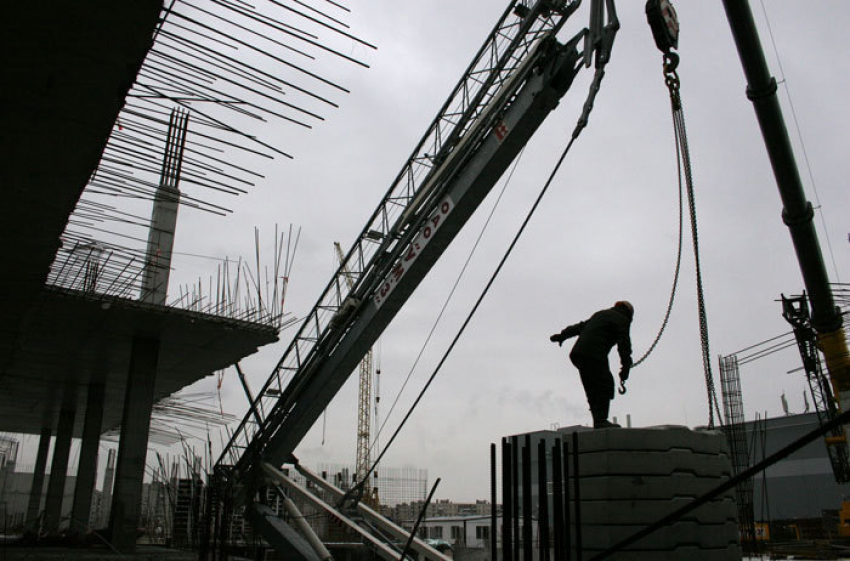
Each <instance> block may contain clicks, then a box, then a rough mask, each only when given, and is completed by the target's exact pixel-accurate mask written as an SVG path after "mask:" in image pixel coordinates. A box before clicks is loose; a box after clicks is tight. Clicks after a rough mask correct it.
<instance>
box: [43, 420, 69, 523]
mask: <svg viewBox="0 0 850 561" xmlns="http://www.w3.org/2000/svg"><path fill="white" fill-rule="evenodd" d="M75 418H76V411H75V409H74V408H73V407H70V406H65V407H63V408H62V411H61V412H60V413H59V426H58V427H57V428H56V444H55V445H54V446H53V461H52V462H51V463H50V480H49V481H48V483H47V501H46V502H45V505H44V531H45V532H47V533H50V532H56V531H58V530H59V521H60V519H61V518H62V499H63V498H64V496H65V479H66V478H67V472H68V456H69V455H70V453H71V439H72V438H73V436H74V419H75Z"/></svg>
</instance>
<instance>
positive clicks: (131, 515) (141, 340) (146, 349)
mask: <svg viewBox="0 0 850 561" xmlns="http://www.w3.org/2000/svg"><path fill="white" fill-rule="evenodd" d="M158 360H159V340H158V339H153V338H148V337H142V336H136V337H134V338H133V347H132V350H131V351H130V370H129V372H128V374H127V389H126V393H125V395H124V416H123V417H122V420H121V440H120V442H119V444H118V462H117V464H116V467H115V489H114V490H113V495H112V509H111V514H110V521H109V528H110V530H111V533H112V545H113V546H114V547H115V548H116V549H118V550H119V551H121V552H132V551H133V550H135V547H136V528H137V526H138V523H139V514H140V511H141V503H142V479H143V477H144V475H145V457H146V456H147V451H148V431H149V430H150V421H151V409H152V408H153V395H154V383H155V382H156V369H157V362H158Z"/></svg>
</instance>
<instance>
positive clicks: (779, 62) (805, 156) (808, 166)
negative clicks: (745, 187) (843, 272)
mask: <svg viewBox="0 0 850 561" xmlns="http://www.w3.org/2000/svg"><path fill="white" fill-rule="evenodd" d="M761 9H762V12H764V21H765V23H766V24H767V34H768V35H769V36H770V43H771V44H772V45H773V52H774V54H775V55H776V64H777V65H778V66H779V76H780V82H781V83H782V85H783V86H784V87H785V95H787V96H788V107H789V109H791V118H792V119H793V120H794V128H795V129H797V139H798V140H799V141H800V149H801V150H802V151H803V161H805V162H806V171H807V172H808V174H809V181H810V182H811V184H812V190H813V191H814V193H815V202H816V203H817V208H818V209H819V210H820V212H819V214H820V222H821V226H823V233H824V236H825V237H826V247H827V249H828V250H829V257H830V259H831V260H832V268H833V270H834V271H835V278H836V280H838V281H839V282H841V276H840V275H839V273H838V265H837V264H836V262H835V253H833V251H832V241H831V240H830V237H829V230H828V229H827V227H826V218H825V217H824V212H823V207H822V206H821V203H820V195H819V194H818V186H817V184H816V183H815V176H814V173H812V164H811V162H810V161H809V153H808V151H807V150H806V143H805V141H804V140H803V131H802V130H801V129H800V122H799V121H798V120H797V112H796V111H795V110H794V100H793V99H792V98H791V89H790V88H789V87H788V80H787V79H786V78H785V70H784V69H783V68H782V59H781V58H779V49H778V48H777V46H776V39H775V38H774V37H773V28H772V27H771V26H770V19H769V18H768V17H767V8H765V5H764V0H761Z"/></svg>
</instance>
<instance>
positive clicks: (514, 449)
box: [511, 436, 520, 561]
mask: <svg viewBox="0 0 850 561" xmlns="http://www.w3.org/2000/svg"><path fill="white" fill-rule="evenodd" d="M511 466H512V468H511V469H512V473H513V475H514V481H513V502H512V504H513V507H514V511H513V515H512V516H511V518H512V519H513V536H514V544H513V545H514V552H513V556H514V559H515V560H516V561H519V543H520V539H519V487H520V480H519V437H516V436H513V437H511Z"/></svg>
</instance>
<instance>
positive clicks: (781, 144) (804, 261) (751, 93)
mask: <svg viewBox="0 0 850 561" xmlns="http://www.w3.org/2000/svg"><path fill="white" fill-rule="evenodd" d="M723 6H724V8H725V9H726V17H727V19H728V20H729V25H730V27H731V29H732V36H733V38H734V39H735V45H736V46H737V48H738V55H739V57H740V59H741V64H742V66H743V68H744V74H745V76H746V79H747V97H748V98H749V99H750V101H752V103H753V108H754V109H755V112H756V118H757V119H758V123H759V127H760V128H761V133H762V137H763V138H764V143H765V146H766V148H767V152H768V156H769V157H770V163H771V166H772V168H773V174H774V176H775V178H776V185H777V187H778V188H779V195H780V197H781V199H782V221H783V222H784V223H785V225H786V226H788V231H789V233H790V234H791V240H792V242H793V244H794V250H795V252H796V254H797V262H798V263H799V265H800V272H801V273H802V276H803V283H804V284H805V286H806V292H807V294H808V298H809V301H810V302H811V318H810V323H811V327H813V328H814V330H815V331H816V332H817V339H818V347H819V348H820V350H821V352H822V353H823V355H824V359H825V362H826V368H827V371H828V372H829V378H830V382H831V383H832V386H833V388H832V389H833V395H834V397H835V399H836V401H837V404H838V406H839V408H840V411H842V412H843V411H847V410H848V408H850V353H848V349H847V340H846V337H845V334H844V329H843V318H842V315H841V312H840V310H839V309H838V307H837V306H836V305H835V300H834V298H833V296H832V288H831V287H830V284H829V275H828V274H827V271H826V266H825V265H824V261H823V254H822V253H821V248H820V242H819V241H818V236H817V232H816V231H815V225H814V209H813V208H812V203H810V202H809V201H808V200H807V199H806V195H805V192H804V191H803V183H802V181H801V180H800V172H799V170H798V168H797V161H796V159H795V158H794V151H793V150H792V148H791V141H790V139H789V137H788V130H787V129H786V127H785V119H784V118H783V116H782V109H781V108H780V106H779V99H778V98H777V96H776V90H777V85H776V79H775V78H773V76H771V75H770V71H769V70H768V67H767V62H766V61H765V58H764V50H763V49H762V46H761V41H760V40H759V36H758V31H757V29H756V25H755V21H754V20H753V14H752V10H751V9H750V5H749V2H747V0H723ZM846 444H847V443H846V439H845V441H844V446H846Z"/></svg>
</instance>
